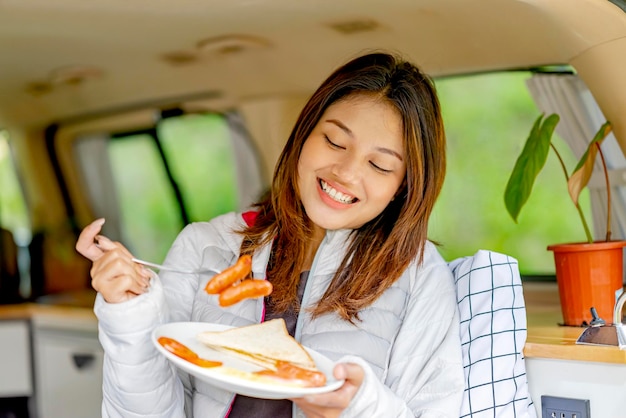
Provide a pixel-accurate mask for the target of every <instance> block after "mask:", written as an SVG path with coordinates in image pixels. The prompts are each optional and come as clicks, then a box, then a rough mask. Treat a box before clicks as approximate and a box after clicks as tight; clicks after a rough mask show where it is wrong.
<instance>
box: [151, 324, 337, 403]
mask: <svg viewBox="0 0 626 418" xmlns="http://www.w3.org/2000/svg"><path fill="white" fill-rule="evenodd" d="M229 328H232V327H230V326H226V325H221V324H210V323H204V322H173V323H169V324H165V325H162V326H160V327H158V328H157V329H155V330H154V331H153V333H152V342H153V343H154V345H155V346H156V348H157V349H158V350H159V352H160V353H161V354H163V355H164V356H165V357H166V358H167V359H168V360H169V361H171V362H172V363H173V364H174V365H176V366H177V367H179V368H181V369H182V370H184V371H186V372H187V373H190V374H192V375H193V376H195V377H196V378H198V379H200V380H203V381H205V382H207V383H209V384H210V385H213V386H216V387H218V388H220V389H224V390H227V391H230V392H235V393H238V394H240V395H245V396H250V397H254V398H262V399H287V398H299V397H302V396H305V395H310V394H316V393H325V392H331V391H333V390H336V389H338V388H340V387H341V385H343V382H344V381H343V380H337V379H335V378H334V377H333V373H332V371H333V367H334V365H335V363H333V362H332V361H331V360H330V359H329V358H328V357H326V356H324V355H322V354H320V353H318V352H316V351H315V350H312V349H310V348H307V347H304V348H305V350H307V351H308V353H309V354H310V355H311V357H312V358H313V361H315V365H316V366H317V368H318V369H319V370H320V371H321V372H322V373H324V374H325V375H326V385H325V386H321V387H315V388H299V387H292V386H285V385H281V384H278V383H264V382H257V381H253V380H250V379H246V378H245V377H240V376H236V375H233V374H232V373H228V374H227V373H225V372H224V369H223V368H224V367H228V368H232V369H236V370H241V371H244V372H254V371H258V370H261V369H262V368H261V367H259V366H256V365H254V364H252V363H248V362H245V361H243V360H239V359H237V358H234V357H232V356H229V355H228V354H226V353H222V352H219V351H216V350H213V349H211V348H209V347H207V346H206V345H204V344H202V343H201V342H200V341H198V339H197V338H196V336H197V335H198V334H199V333H201V332H204V331H223V330H226V329H229ZM159 337H169V338H173V339H175V340H176V341H178V342H180V343H181V344H184V345H186V346H187V347H189V348H190V349H191V350H193V351H194V352H196V353H197V354H198V356H200V357H201V358H204V359H207V360H214V361H221V362H222V363H223V365H222V366H221V367H209V368H206V367H200V366H196V365H195V364H193V363H190V362H188V361H187V360H184V359H182V358H180V357H178V356H176V355H174V354H172V353H171V352H169V351H168V350H166V349H165V348H163V346H162V345H161V344H159V342H158V339H159Z"/></svg>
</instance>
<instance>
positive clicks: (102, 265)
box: [76, 219, 152, 303]
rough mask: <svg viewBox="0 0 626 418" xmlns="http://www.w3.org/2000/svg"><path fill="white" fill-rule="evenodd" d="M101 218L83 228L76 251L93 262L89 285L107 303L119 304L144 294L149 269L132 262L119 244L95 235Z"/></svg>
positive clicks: (129, 254) (148, 278) (148, 279)
mask: <svg viewBox="0 0 626 418" xmlns="http://www.w3.org/2000/svg"><path fill="white" fill-rule="evenodd" d="M103 224H104V220H103V219H98V220H96V221H94V222H92V223H91V224H89V225H87V226H86V227H85V228H84V229H83V230H82V232H81V233H80V236H79V237H78V241H76V251H78V252H79V253H80V254H82V255H83V256H84V257H86V258H88V259H89V260H91V261H93V265H92V267H91V271H90V274H91V285H92V287H93V288H94V289H95V290H96V291H97V292H99V293H100V294H102V296H103V297H104V300H105V301H107V302H108V303H119V302H125V301H127V300H130V299H132V298H134V297H136V296H138V295H140V294H142V293H145V292H146V291H147V289H148V285H149V283H150V277H151V275H152V273H151V272H150V270H148V269H146V268H144V267H143V266H140V265H139V264H137V263H135V262H134V261H132V258H133V256H132V254H131V253H130V252H129V251H128V250H127V249H126V247H124V246H123V245H122V244H120V243H119V242H113V241H111V240H110V239H108V238H106V237H105V236H103V235H99V233H100V231H101V229H102V225H103Z"/></svg>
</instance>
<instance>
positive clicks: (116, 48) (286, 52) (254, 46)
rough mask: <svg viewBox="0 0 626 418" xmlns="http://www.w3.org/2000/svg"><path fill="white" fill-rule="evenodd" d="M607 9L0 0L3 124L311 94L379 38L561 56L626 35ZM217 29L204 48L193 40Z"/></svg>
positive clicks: (489, 0)
mask: <svg viewBox="0 0 626 418" xmlns="http://www.w3.org/2000/svg"><path fill="white" fill-rule="evenodd" d="M616 7H617V6H615V5H614V4H612V3H610V2H609V1H606V0H480V1H477V0H472V1H469V0H384V1H383V0H315V1H294V0H212V1H207V0H176V1H174V0H169V1H166V0H133V1H128V0H89V1H85V0H0V57H1V60H2V64H1V66H0V127H1V126H3V125H5V126H11V125H23V126H41V125H45V124H48V123H50V122H53V121H55V120H59V119H63V118H68V117H73V116H77V115H81V114H85V113H91V112H98V111H100V110H103V109H111V108H116V107H120V106H126V105H129V104H133V103H141V102H151V101H162V100H165V99H167V98H170V97H181V96H185V95H188V94H198V93H202V92H208V93H209V94H211V95H214V96H215V95H219V96H221V97H223V98H225V99H226V100H233V101H237V100H245V99H246V98H251V97H259V96H268V95H275V94H288V93H303V92H309V91H311V89H313V88H314V87H315V86H316V85H317V84H318V83H319V82H320V81H321V80H322V78H323V77H325V76H326V75H327V74H328V73H329V71H331V70H332V69H333V68H334V67H336V66H337V65H339V64H341V63H343V62H344V61H345V60H346V59H348V58H350V57H352V56H355V55H357V54H358V53H360V52H362V51H365V50H370V49H377V48H386V49H393V50H397V51H401V52H402V53H403V54H404V55H405V56H406V57H407V58H410V59H412V60H414V61H415V62H417V63H418V64H420V65H421V66H422V67H423V68H424V69H425V70H426V71H427V72H428V73H430V74H432V75H434V76H440V75H450V74H459V73H467V72H478V71H485V70H492V69H507V68H519V67H524V68H526V67H532V66H539V65H545V64H563V63H565V64H566V63H569V62H570V61H571V60H572V58H574V57H576V56H577V55H578V54H579V53H581V52H582V51H585V50H586V49H588V48H590V47H592V46H594V45H598V44H601V43H604V42H607V41H610V40H613V39H618V38H623V37H625V36H626V25H625V24H624V20H623V19H621V18H620V19H616V17H615V14H614V12H615V10H614V9H615V8H616ZM599 22H600V23H599ZM339 29H344V30H343V31H342V30H339ZM232 35H234V36H235V39H234V40H233V39H231V38H229V36H232ZM223 37H226V38H223ZM213 38H217V39H216V40H217V41H218V42H217V44H216V45H215V46H214V48H213V49H211V48H209V47H206V45H205V47H204V48H199V47H198V45H199V44H201V43H202V41H204V40H207V39H213ZM255 41H256V42H255ZM220 42H221V43H220ZM63 71H65V73H64V72H63ZM68 71H69V72H68Z"/></svg>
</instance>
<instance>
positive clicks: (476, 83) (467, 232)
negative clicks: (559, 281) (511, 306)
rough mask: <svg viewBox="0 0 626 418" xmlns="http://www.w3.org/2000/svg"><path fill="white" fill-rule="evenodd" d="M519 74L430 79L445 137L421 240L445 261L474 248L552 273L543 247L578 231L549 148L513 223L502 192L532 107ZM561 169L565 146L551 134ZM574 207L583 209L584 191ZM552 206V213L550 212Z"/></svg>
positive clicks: (578, 236) (570, 161) (569, 160)
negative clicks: (441, 179) (440, 180)
mask: <svg viewBox="0 0 626 418" xmlns="http://www.w3.org/2000/svg"><path fill="white" fill-rule="evenodd" d="M528 77H530V73H527V72H507V73H493V74H482V75H474V76H465V77H455V78H446V79H440V80H437V81H436V86H437V89H438V93H439V97H440V101H441V106H442V112H443V116H444V123H445V129H446V136H447V157H448V162H447V174H446V180H445V183H444V186H443V190H442V192H441V195H440V198H439V200H438V202H437V204H436V207H435V210H434V212H433V216H432V218H431V223H430V230H429V237H430V238H431V239H433V240H434V241H437V242H439V243H440V244H441V247H440V251H441V253H442V254H443V255H444V257H445V258H446V260H452V259H454V258H457V257H462V256H467V255H472V254H474V253H475V252H476V251H477V250H479V249H487V250H492V251H497V252H501V253H504V254H508V255H510V256H512V257H514V258H516V259H517V260H518V261H519V266H520V271H521V272H522V274H525V275H546V274H547V275H552V274H554V260H553V254H552V252H549V251H548V250H547V248H546V247H547V246H548V245H549V244H555V243H564V242H579V241H581V240H584V238H585V236H584V231H583V229H582V226H581V224H580V220H579V218H578V214H577V212H576V210H575V208H574V205H572V204H571V201H570V200H569V199H570V198H569V195H568V192H567V184H566V182H565V181H564V178H563V172H562V170H561V167H560V165H559V163H558V161H557V159H556V157H555V155H554V153H550V155H549V157H548V161H547V162H546V166H545V167H544V169H543V171H542V172H541V174H540V175H539V177H538V179H537V182H536V184H535V186H534V190H533V193H532V196H531V198H530V199H529V200H528V202H527V204H526V206H525V207H524V211H523V213H522V214H521V216H520V218H519V223H517V224H516V223H515V222H514V221H513V220H512V219H511V218H510V217H509V215H508V213H507V211H506V208H505V206H504V189H505V186H506V183H507V181H508V178H509V174H510V172H511V170H512V169H513V166H514V164H515V160H516V158H517V156H518V155H519V153H520V151H521V148H522V147H523V145H524V142H525V140H526V138H527V136H528V133H529V131H530V128H531V126H532V124H533V122H534V120H535V119H536V117H537V116H538V115H539V110H538V109H537V107H536V106H535V104H534V102H533V101H532V99H531V97H530V94H529V93H528V91H527V90H526V86H525V80H526V79H527V78H528ZM555 140H556V141H558V142H556V145H557V147H558V149H559V151H560V152H561V153H562V154H563V158H564V159H565V163H566V164H567V165H568V166H573V165H575V158H574V156H573V154H572V152H571V150H570V149H569V147H568V146H567V145H566V144H565V143H564V142H563V141H562V139H560V138H555ZM581 206H582V207H583V210H584V211H585V213H589V212H590V210H591V209H590V202H589V194H588V192H587V191H586V190H584V191H583V195H582V196H581ZM552 208H559V210H552Z"/></svg>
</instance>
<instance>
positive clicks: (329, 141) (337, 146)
mask: <svg viewBox="0 0 626 418" xmlns="http://www.w3.org/2000/svg"><path fill="white" fill-rule="evenodd" d="M324 139H325V140H326V143H327V144H328V145H330V147H331V148H337V149H346V148H345V147H342V146H341V145H339V144H335V143H334V142H333V141H331V140H330V138H329V137H328V136H327V135H324Z"/></svg>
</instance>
